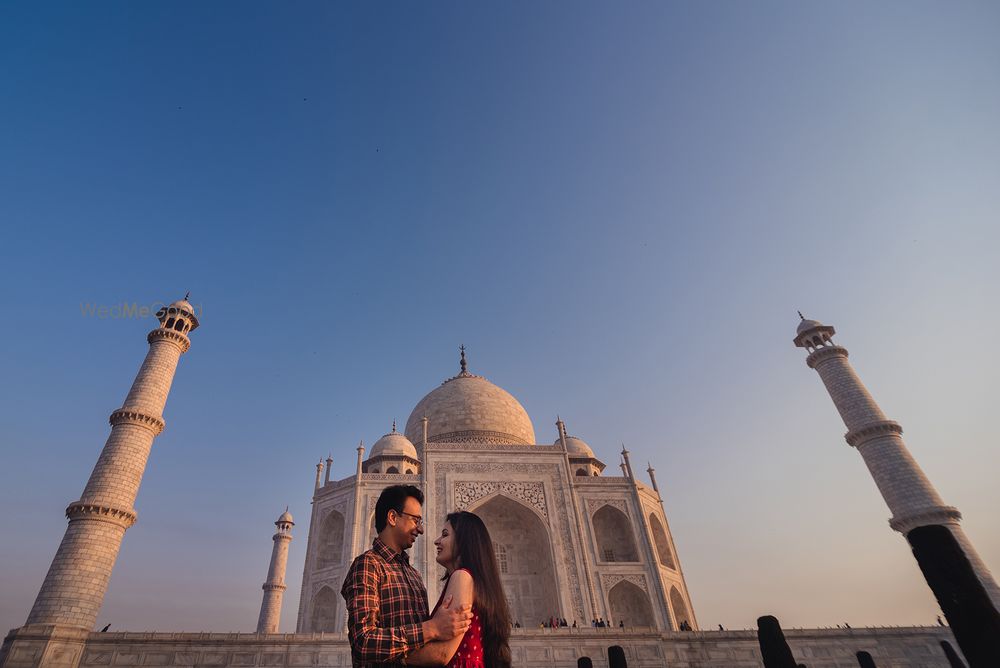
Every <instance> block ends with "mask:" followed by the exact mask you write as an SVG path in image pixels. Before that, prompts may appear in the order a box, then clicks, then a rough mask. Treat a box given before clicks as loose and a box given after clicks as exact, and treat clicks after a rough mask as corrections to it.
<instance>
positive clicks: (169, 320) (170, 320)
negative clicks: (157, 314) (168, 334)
mask: <svg viewBox="0 0 1000 668" xmlns="http://www.w3.org/2000/svg"><path fill="white" fill-rule="evenodd" d="M164 327H166V328H167V329H173V328H174V319H173V318H167V324H166V325H164Z"/></svg>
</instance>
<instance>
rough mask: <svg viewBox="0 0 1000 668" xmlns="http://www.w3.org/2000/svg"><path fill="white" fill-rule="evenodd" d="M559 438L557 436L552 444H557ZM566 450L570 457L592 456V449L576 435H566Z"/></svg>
mask: <svg viewBox="0 0 1000 668" xmlns="http://www.w3.org/2000/svg"><path fill="white" fill-rule="evenodd" d="M559 442H560V440H559V439H558V438H557V439H556V442H555V443H553V444H552V445H559ZM566 452H568V453H569V456H570V457H593V456H594V451H593V450H592V449H591V447H590V446H589V445H587V443H586V442H585V441H584V440H583V439H582V438H577V437H576V436H567V437H566Z"/></svg>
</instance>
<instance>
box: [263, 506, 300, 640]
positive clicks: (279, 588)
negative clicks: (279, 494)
mask: <svg viewBox="0 0 1000 668" xmlns="http://www.w3.org/2000/svg"><path fill="white" fill-rule="evenodd" d="M274 525H275V526H276V527H278V532H277V533H276V534H274V536H273V537H272V540H274V547H272V548H271V565H270V566H269V567H268V569H267V581H265V582H264V587H263V589H264V600H263V601H262V602H261V604H260V617H259V618H258V619H257V633H277V632H278V624H279V623H280V622H281V599H282V597H283V596H284V595H285V566H286V565H287V564H288V544H289V543H291V542H292V527H293V526H295V522H293V521H292V515H291V513H289V512H288V508H285V512H283V513H281V517H279V518H278V521H277V522H275V523H274Z"/></svg>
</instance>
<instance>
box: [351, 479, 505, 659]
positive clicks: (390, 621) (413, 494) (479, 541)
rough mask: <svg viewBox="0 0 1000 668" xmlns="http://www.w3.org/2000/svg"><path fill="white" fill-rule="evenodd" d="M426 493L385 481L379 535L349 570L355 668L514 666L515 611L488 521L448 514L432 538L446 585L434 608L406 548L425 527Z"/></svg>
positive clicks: (377, 525) (379, 507)
mask: <svg viewBox="0 0 1000 668" xmlns="http://www.w3.org/2000/svg"><path fill="white" fill-rule="evenodd" d="M423 502H424V495H423V493H422V492H421V491H420V490H419V489H418V488H417V487H414V486H413V485H393V486H391V487H387V488H385V489H384V490H383V491H382V494H381V496H379V499H378V503H376V505H375V530H376V531H377V532H378V537H377V538H376V539H375V541H374V543H372V549H370V550H368V551H367V552H365V553H363V554H362V555H361V556H359V557H358V558H357V559H355V560H354V563H352V564H351V568H350V569H349V570H348V571H347V577H346V578H344V586H343V588H342V589H341V594H342V595H343V597H344V600H345V601H346V602H347V614H348V637H349V638H350V641H351V657H352V660H353V665H354V666H355V667H356V668H376V667H379V666H383V667H385V666H403V665H412V666H448V667H449V668H509V667H510V661H511V659H510V646H509V639H510V624H511V622H510V611H509V610H508V608H507V599H506V598H505V597H504V593H503V586H502V585H501V584H500V571H499V569H498V568H497V562H496V556H495V555H494V552H493V543H492V541H491V540H490V535H489V532H487V530H486V525H484V524H483V521H482V520H481V519H479V517H477V516H476V515H473V514H472V513H467V512H457V513H450V514H449V515H448V516H447V518H446V521H445V523H444V528H443V529H442V531H441V535H440V536H439V537H438V538H437V539H436V540H435V541H434V545H435V546H436V547H437V562H438V564H440V565H441V566H443V567H444V569H445V576H444V578H443V579H444V580H446V581H447V582H446V584H445V587H444V591H443V592H442V593H441V598H440V599H439V600H438V603H437V605H436V606H435V607H434V610H433V611H432V612H429V611H428V605H427V590H426V589H425V588H424V583H423V581H422V580H421V579H420V574H419V573H417V571H416V569H414V568H413V567H412V566H411V565H410V558H409V556H408V555H407V553H406V551H407V550H408V549H409V548H410V547H412V546H413V543H414V541H416V539H417V537H419V536H420V535H421V534H422V533H423V532H424V518H423V514H422V507H423Z"/></svg>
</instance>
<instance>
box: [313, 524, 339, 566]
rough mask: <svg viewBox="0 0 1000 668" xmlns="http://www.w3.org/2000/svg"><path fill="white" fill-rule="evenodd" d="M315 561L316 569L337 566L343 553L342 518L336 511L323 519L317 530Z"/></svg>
mask: <svg viewBox="0 0 1000 668" xmlns="http://www.w3.org/2000/svg"><path fill="white" fill-rule="evenodd" d="M317 547H318V552H319V554H318V555H317V559H316V567H317V568H329V567H330V566H338V565H340V563H341V562H342V561H343V558H342V557H343V553H344V516H343V515H341V514H340V513H338V512H337V511H336V510H331V511H330V513H329V514H328V515H327V516H326V517H324V518H323V524H321V525H320V530H319V545H318V546H317Z"/></svg>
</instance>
